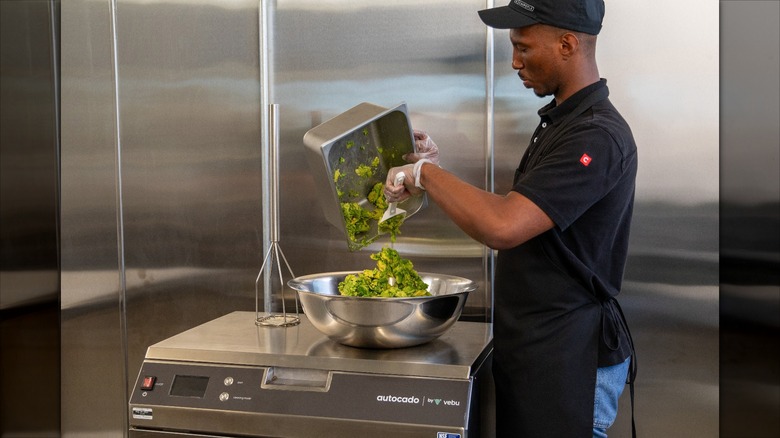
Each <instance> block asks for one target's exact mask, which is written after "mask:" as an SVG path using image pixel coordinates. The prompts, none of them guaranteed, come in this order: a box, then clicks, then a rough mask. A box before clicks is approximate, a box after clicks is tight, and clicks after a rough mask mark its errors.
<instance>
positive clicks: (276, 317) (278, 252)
mask: <svg viewBox="0 0 780 438" xmlns="http://www.w3.org/2000/svg"><path fill="white" fill-rule="evenodd" d="M274 258H276V267H277V269H276V271H277V273H278V274H279V283H281V295H282V313H281V314H271V315H266V316H260V312H259V309H258V305H257V302H258V297H259V296H260V278H261V277H262V276H263V269H265V265H266V264H267V263H268V262H269V261H270V262H271V264H270V265H269V267H273V259H274ZM282 261H284V264H285V266H286V267H287V271H288V272H289V273H290V275H291V276H292V278H295V274H293V272H292V269H290V264H289V263H288V262H287V258H286V257H285V256H284V251H282V247H281V246H280V245H279V242H276V241H273V242H271V246H270V247H269V248H268V253H267V254H266V255H265V259H264V260H263V265H262V266H261V267H260V272H258V273H257V279H255V324H257V325H263V326H275V327H290V326H294V325H298V324H300V322H301V317H300V314H299V313H298V295H297V294H296V295H295V316H293V315H288V314H287V309H286V305H285V303H284V278H283V277H282Z"/></svg>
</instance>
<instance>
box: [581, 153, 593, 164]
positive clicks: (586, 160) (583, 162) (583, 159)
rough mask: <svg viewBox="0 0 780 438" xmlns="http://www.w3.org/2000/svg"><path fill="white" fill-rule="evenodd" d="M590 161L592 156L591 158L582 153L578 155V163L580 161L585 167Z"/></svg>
mask: <svg viewBox="0 0 780 438" xmlns="http://www.w3.org/2000/svg"><path fill="white" fill-rule="evenodd" d="M591 161H593V158H591V157H590V156H589V155H588V154H582V156H581V157H580V163H582V165H583V166H585V167H588V165H589V164H590V162H591Z"/></svg>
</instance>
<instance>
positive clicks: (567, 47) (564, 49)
mask: <svg viewBox="0 0 780 438" xmlns="http://www.w3.org/2000/svg"><path fill="white" fill-rule="evenodd" d="M559 44H560V48H561V49H560V50H561V55H562V56H563V59H564V60H566V59H569V58H571V57H572V56H573V55H574V53H575V52H576V51H577V49H578V48H579V46H580V39H579V38H577V35H575V34H573V33H571V32H566V33H564V34H563V35H561V38H560V41H559Z"/></svg>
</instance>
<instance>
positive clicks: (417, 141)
mask: <svg viewBox="0 0 780 438" xmlns="http://www.w3.org/2000/svg"><path fill="white" fill-rule="evenodd" d="M414 150H416V151H417V152H412V153H409V154H406V155H404V156H403V159H404V160H406V161H407V162H409V163H416V162H417V161H419V160H422V159H423V158H425V159H426V160H430V162H431V163H433V164H435V165H437V166H438V165H439V147H438V146H436V143H434V142H433V140H431V137H429V136H428V134H426V133H425V132H423V131H417V130H415V131H414Z"/></svg>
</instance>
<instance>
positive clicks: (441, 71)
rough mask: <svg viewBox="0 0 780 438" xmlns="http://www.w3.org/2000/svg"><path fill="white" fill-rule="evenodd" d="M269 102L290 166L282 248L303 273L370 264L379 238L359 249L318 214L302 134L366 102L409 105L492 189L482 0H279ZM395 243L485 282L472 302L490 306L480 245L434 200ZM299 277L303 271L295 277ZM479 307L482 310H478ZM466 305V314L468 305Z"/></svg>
mask: <svg viewBox="0 0 780 438" xmlns="http://www.w3.org/2000/svg"><path fill="white" fill-rule="evenodd" d="M276 4H277V8H276V10H275V16H274V20H273V22H272V25H273V41H272V51H273V63H272V66H273V70H272V78H273V80H272V90H273V96H272V100H273V101H274V102H275V103H278V104H279V105H280V112H281V115H282V117H281V123H282V126H281V128H282V137H281V143H282V147H281V155H282V158H281V161H282V163H283V166H284V169H285V171H284V172H283V177H282V183H281V191H282V197H281V199H282V201H281V210H282V217H283V218H284V220H283V224H282V238H281V241H282V246H283V247H284V248H285V252H286V253H287V254H288V256H290V258H291V259H292V262H291V263H293V269H297V270H298V271H300V273H301V274H309V273H315V272H329V271H337V270H344V269H363V268H367V267H370V265H371V263H372V261H371V260H370V259H369V258H368V255H369V254H370V253H371V252H372V251H376V250H377V249H378V248H380V247H381V246H382V245H385V244H387V243H388V242H389V241H388V239H387V238H382V239H380V240H379V241H377V242H376V243H375V244H374V245H372V246H370V247H368V248H366V249H364V250H362V251H357V252H354V253H351V252H349V251H348V250H347V245H346V241H345V239H344V237H343V236H342V235H340V234H339V232H338V230H336V229H335V228H334V227H332V226H330V225H329V224H328V223H327V222H326V221H325V219H324V217H323V216H322V214H321V211H322V209H321V206H320V205H318V204H319V203H321V202H332V200H331V199H318V198H317V197H316V193H317V191H316V189H315V187H314V185H315V184H325V183H327V181H317V180H314V179H313V178H312V175H311V172H310V170H309V168H308V165H307V163H306V161H305V157H304V145H303V143H302V138H303V135H304V134H305V133H306V131H307V130H309V129H311V128H312V127H314V126H316V125H317V124H319V123H321V122H322V121H324V120H327V119H329V118H331V117H334V116H336V115H337V114H339V113H341V112H343V111H346V110H347V109H349V108H351V107H352V106H354V105H356V104H358V103H360V102H371V103H375V104H378V105H382V106H386V107H392V106H394V105H395V104H397V103H400V102H406V103H407V105H408V108H409V114H410V119H411V123H412V126H413V127H414V128H415V129H421V130H425V131H427V132H429V133H430V135H431V136H432V137H433V138H434V139H435V140H436V141H437V142H438V144H440V145H443V148H442V152H441V154H442V165H443V166H445V167H446V168H447V169H449V170H452V171H453V172H455V173H457V174H458V175H460V176H462V177H464V178H465V179H466V180H468V181H470V182H472V183H474V184H475V185H477V186H480V187H485V185H486V175H485V169H486V164H487V163H486V160H485V158H484V157H485V155H486V154H485V147H486V146H485V142H484V138H485V126H486V116H485V113H486V95H485V86H486V85H485V64H484V59H485V53H484V51H485V46H484V38H485V28H484V26H483V25H482V23H481V22H480V21H479V20H478V19H476V20H475V17H476V13H475V11H476V10H477V9H479V8H480V7H482V6H483V4H482V2H477V1H458V2H443V1H425V2H398V3H396V2H392V3H382V4H378V3H376V2H372V1H352V2H348V3H346V2H345V3H338V4H336V3H332V4H326V3H323V4H316V2H308V1H300V0H280V1H277V3H276ZM401 231H402V234H401V235H400V236H399V238H398V241H397V243H396V244H395V248H396V249H398V250H399V251H400V252H401V254H402V255H404V256H406V257H408V258H410V259H412V260H413V262H414V263H415V267H416V268H417V269H419V270H425V271H429V272H441V273H448V274H458V275H465V276H467V277H469V278H472V279H474V280H476V281H479V282H480V289H479V290H478V291H477V292H475V293H472V294H471V296H470V298H469V306H470V307H472V308H474V311H476V312H484V309H485V307H486V306H489V305H490V303H489V298H488V296H489V291H490V284H489V282H486V281H485V275H484V267H483V256H484V253H483V247H482V245H480V244H478V243H476V242H474V241H473V240H471V239H470V238H469V237H468V236H466V235H465V234H464V233H463V232H462V231H461V230H460V229H458V228H457V227H456V226H455V225H454V224H453V223H452V222H451V221H449V220H448V219H447V218H446V216H444V214H443V213H442V212H441V210H440V209H439V208H438V207H437V206H436V205H433V204H430V205H429V206H428V207H427V208H425V209H423V210H421V211H420V212H419V213H418V214H416V215H415V216H414V217H413V218H411V219H410V220H409V221H408V222H406V223H405V224H404V226H403V227H402V230H401ZM296 273H297V272H296ZM477 309H478V310H477ZM467 312H468V310H467Z"/></svg>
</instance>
